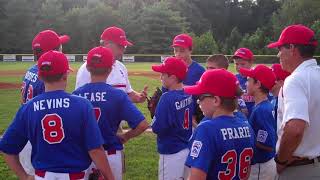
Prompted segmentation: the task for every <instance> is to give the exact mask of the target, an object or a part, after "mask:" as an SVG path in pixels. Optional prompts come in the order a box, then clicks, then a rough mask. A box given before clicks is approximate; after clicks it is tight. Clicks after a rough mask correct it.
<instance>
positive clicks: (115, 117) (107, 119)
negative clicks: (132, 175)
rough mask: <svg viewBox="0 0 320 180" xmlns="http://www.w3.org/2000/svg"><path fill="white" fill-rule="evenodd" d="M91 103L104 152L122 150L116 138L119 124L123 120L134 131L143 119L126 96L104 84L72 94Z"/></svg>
mask: <svg viewBox="0 0 320 180" xmlns="http://www.w3.org/2000/svg"><path fill="white" fill-rule="evenodd" d="M73 94H75V95H78V96H81V97H84V98H86V99H88V100H89V101H91V103H92V105H93V107H94V108H95V112H96V117H97V120H98V124H99V127H100V130H101V133H102V136H103V138H104V148H105V150H122V149H123V145H122V143H121V141H120V139H119V138H118V136H117V130H118V128H119V125H120V122H121V121H122V120H125V121H127V122H128V124H129V126H130V128H132V129H135V128H136V127H137V126H138V125H139V124H140V122H142V121H143V120H144V119H145V117H144V116H143V114H142V113H141V112H140V111H139V110H138V109H137V107H136V106H135V105H134V104H133V103H132V102H131V101H130V99H129V97H128V95H127V94H126V93H125V92H123V91H121V90H119V89H115V88H113V87H112V86H111V85H109V84H106V83H105V82H98V83H89V84H86V85H84V86H82V87H80V88H78V89H77V90H75V91H74V92H73Z"/></svg>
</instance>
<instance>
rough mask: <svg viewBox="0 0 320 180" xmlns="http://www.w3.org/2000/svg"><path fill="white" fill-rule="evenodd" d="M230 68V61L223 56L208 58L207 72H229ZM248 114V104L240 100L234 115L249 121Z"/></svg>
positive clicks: (215, 55)
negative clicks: (217, 70)
mask: <svg viewBox="0 0 320 180" xmlns="http://www.w3.org/2000/svg"><path fill="white" fill-rule="evenodd" d="M228 67H229V60H228V59H227V57H226V56H225V55H223V54H214V55H212V56H210V57H208V58H207V62H206V68H207V70H210V69H225V70H228ZM246 114H248V109H247V106H246V103H245V102H244V100H243V99H241V98H238V107H237V108H236V110H235V111H234V115H236V116H237V117H239V118H240V119H244V120H247V117H246V116H245V115H246Z"/></svg>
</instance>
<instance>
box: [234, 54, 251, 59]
mask: <svg viewBox="0 0 320 180" xmlns="http://www.w3.org/2000/svg"><path fill="white" fill-rule="evenodd" d="M236 58H240V59H244V60H250V59H248V58H247V57H246V56H245V55H242V54H237V55H233V56H232V59H236Z"/></svg>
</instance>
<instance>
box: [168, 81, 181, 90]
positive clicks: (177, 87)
mask: <svg viewBox="0 0 320 180" xmlns="http://www.w3.org/2000/svg"><path fill="white" fill-rule="evenodd" d="M168 89H169V90H170V91H172V90H182V89H183V84H182V82H181V83H176V84H173V85H171V86H170V87H169V88H168Z"/></svg>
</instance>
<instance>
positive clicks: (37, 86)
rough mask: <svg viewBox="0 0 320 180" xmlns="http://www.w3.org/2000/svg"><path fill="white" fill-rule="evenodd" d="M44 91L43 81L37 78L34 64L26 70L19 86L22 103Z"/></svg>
mask: <svg viewBox="0 0 320 180" xmlns="http://www.w3.org/2000/svg"><path fill="white" fill-rule="evenodd" d="M44 91H45V88H44V83H43V82H42V81H41V80H40V79H38V66H37V65H34V66H32V67H31V68H30V69H28V71H27V72H26V74H25V76H24V77H23V81H22V87H21V97H22V103H26V102H27V101H29V100H31V99H32V98H33V97H36V96H37V95H39V94H42V93H43V92H44Z"/></svg>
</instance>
